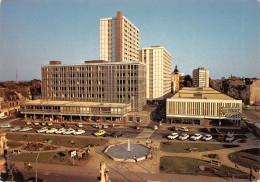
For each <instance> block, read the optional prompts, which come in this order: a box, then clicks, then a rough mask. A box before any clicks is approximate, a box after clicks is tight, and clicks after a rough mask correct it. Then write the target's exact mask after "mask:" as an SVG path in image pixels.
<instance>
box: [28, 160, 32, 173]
mask: <svg viewBox="0 0 260 182" xmlns="http://www.w3.org/2000/svg"><path fill="white" fill-rule="evenodd" d="M31 168H32V166H31V163H30V162H29V163H28V164H27V170H28V171H30V169H31Z"/></svg>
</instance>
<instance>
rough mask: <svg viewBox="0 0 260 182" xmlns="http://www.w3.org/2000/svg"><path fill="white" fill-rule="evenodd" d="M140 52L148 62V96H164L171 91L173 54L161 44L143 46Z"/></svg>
mask: <svg viewBox="0 0 260 182" xmlns="http://www.w3.org/2000/svg"><path fill="white" fill-rule="evenodd" d="M139 54H140V55H139V56H140V62H143V63H145V64H146V98H147V99H148V100H153V99H158V98H163V96H165V95H167V94H168V93H170V92H171V54H170V53H169V52H168V51H167V50H166V49H165V48H164V47H160V46H152V47H150V48H143V49H141V50H140V53H139Z"/></svg>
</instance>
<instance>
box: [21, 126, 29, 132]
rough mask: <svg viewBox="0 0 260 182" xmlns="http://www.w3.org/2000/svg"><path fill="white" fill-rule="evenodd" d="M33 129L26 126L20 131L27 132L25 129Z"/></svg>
mask: <svg viewBox="0 0 260 182" xmlns="http://www.w3.org/2000/svg"><path fill="white" fill-rule="evenodd" d="M31 130H32V128H30V127H24V128H23V129H20V130H19V131H20V132H25V131H31Z"/></svg>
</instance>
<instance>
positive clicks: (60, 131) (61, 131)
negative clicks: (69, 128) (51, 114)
mask: <svg viewBox="0 0 260 182" xmlns="http://www.w3.org/2000/svg"><path fill="white" fill-rule="evenodd" d="M64 131H66V129H65V128H60V129H58V130H57V131H55V133H56V134H61V133H63V132H64Z"/></svg>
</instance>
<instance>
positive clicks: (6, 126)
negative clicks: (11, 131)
mask: <svg viewBox="0 0 260 182" xmlns="http://www.w3.org/2000/svg"><path fill="white" fill-rule="evenodd" d="M0 127H1V128H10V127H12V126H11V125H10V124H9V123H7V124H3V125H1V126H0Z"/></svg>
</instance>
